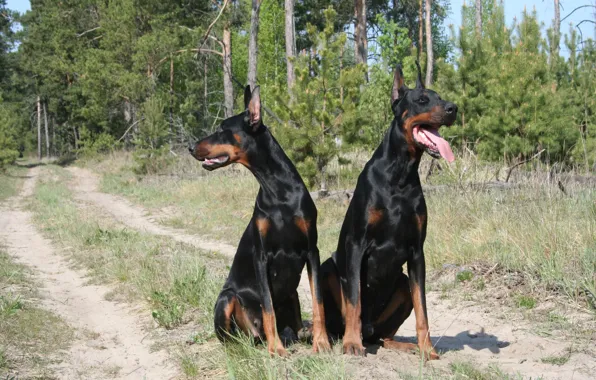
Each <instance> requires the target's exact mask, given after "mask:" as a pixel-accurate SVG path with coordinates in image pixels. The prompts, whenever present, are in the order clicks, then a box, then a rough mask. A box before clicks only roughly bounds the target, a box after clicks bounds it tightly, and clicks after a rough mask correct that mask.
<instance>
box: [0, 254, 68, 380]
mask: <svg viewBox="0 0 596 380" xmlns="http://www.w3.org/2000/svg"><path fill="white" fill-rule="evenodd" d="M35 288H36V284H35V283H34V282H33V280H32V279H31V277H30V273H29V271H28V269H27V268H26V267H24V266H22V265H19V264H17V263H15V262H14V261H13V260H12V258H11V257H10V256H9V255H8V254H7V253H6V252H5V251H4V250H2V249H1V248H0V378H3V379H4V378H12V377H14V376H18V377H19V378H20V377H22V378H51V377H53V374H52V370H51V366H52V365H55V364H57V363H59V358H58V352H59V351H60V350H65V349H67V348H68V347H69V342H70V341H71V339H72V336H73V332H72V330H71V329H70V328H69V327H68V325H67V324H66V323H65V322H64V321H62V320H61V319H60V318H59V317H57V316H56V315H54V314H53V313H51V312H49V311H46V310H44V309H41V308H38V307H37V306H36V304H37V303H39V296H38V294H37V293H36V291H35V290H34V289H35Z"/></svg>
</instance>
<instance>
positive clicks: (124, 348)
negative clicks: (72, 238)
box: [0, 167, 176, 380]
mask: <svg viewBox="0 0 596 380" xmlns="http://www.w3.org/2000/svg"><path fill="white" fill-rule="evenodd" d="M41 170H42V169H40V168H39V167H36V168H33V169H30V170H29V173H28V178H27V180H26V181H25V183H24V186H23V189H22V192H21V194H20V195H19V196H17V197H14V198H11V199H9V200H7V201H6V202H5V203H4V204H3V205H1V206H0V243H2V244H4V245H6V248H7V250H8V252H9V254H10V255H11V256H13V257H15V258H16V260H17V261H18V262H20V263H22V264H25V265H27V266H29V267H30V268H32V269H33V272H34V276H35V278H36V281H38V282H39V283H40V284H41V286H42V289H40V292H41V294H42V305H41V306H42V307H44V308H47V309H48V310H50V311H51V312H53V313H55V314H57V315H59V316H60V317H62V318H63V319H64V320H65V321H66V322H67V323H68V324H69V325H70V326H72V327H74V328H75V330H76V333H75V336H76V339H75V341H74V342H72V346H71V349H70V352H68V357H67V358H66V360H64V362H62V363H61V364H59V365H58V366H57V368H54V370H55V373H56V375H57V376H58V377H59V378H63V379H160V380H161V379H171V378H175V377H176V370H175V369H174V368H173V366H171V365H170V364H169V363H168V356H167V355H166V354H165V353H164V352H159V351H158V352H152V350H151V344H152V342H151V340H150V339H149V338H147V339H143V338H144V337H145V336H146V335H147V331H146V330H145V329H143V326H147V325H148V324H149V323H150V321H148V320H145V319H143V318H141V317H140V313H138V311H137V312H135V311H134V310H133V309H132V308H131V306H130V305H128V304H127V305H124V304H116V303H113V302H109V301H106V300H105V299H104V296H105V295H106V294H107V293H108V292H110V291H111V289H110V288H108V287H106V286H97V285H87V284H86V282H87V279H86V275H85V273H83V272H82V271H79V270H76V271H75V270H72V269H71V268H70V267H71V266H70V263H69V262H68V261H67V260H66V259H65V258H64V257H62V256H61V255H60V254H59V253H58V252H56V251H55V250H54V248H53V247H52V243H51V242H50V241H49V240H47V239H45V238H44V237H43V236H42V235H41V234H40V233H39V232H38V231H37V230H36V228H35V227H34V226H33V224H32V222H31V213H30V212H28V211H26V210H25V207H24V204H25V200H26V198H27V197H29V196H30V195H31V194H33V190H34V188H35V180H36V178H37V176H38V175H39V174H40V172H41Z"/></svg>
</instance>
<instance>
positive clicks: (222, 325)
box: [213, 291, 236, 342]
mask: <svg viewBox="0 0 596 380" xmlns="http://www.w3.org/2000/svg"><path fill="white" fill-rule="evenodd" d="M235 306H236V296H235V295H234V294H233V293H232V292H231V291H223V292H222V293H221V294H220V295H219V297H218V298H217V302H216V303H215V315H214V317H213V323H214V325H215V333H216V335H217V337H218V338H219V340H220V341H222V342H225V340H226V339H227V338H228V336H229V335H231V334H232V333H233V330H232V328H233V327H232V314H233V313H234V308H235Z"/></svg>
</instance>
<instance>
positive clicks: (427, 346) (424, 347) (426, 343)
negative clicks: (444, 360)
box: [411, 282, 439, 360]
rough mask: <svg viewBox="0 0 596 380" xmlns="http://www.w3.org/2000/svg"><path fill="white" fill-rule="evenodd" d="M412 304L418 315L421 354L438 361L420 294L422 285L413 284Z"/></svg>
mask: <svg viewBox="0 0 596 380" xmlns="http://www.w3.org/2000/svg"><path fill="white" fill-rule="evenodd" d="M411 292H412V303H413V304H414V313H415V314H416V337H417V338H418V347H419V348H420V353H421V355H423V357H424V358H425V359H430V360H434V359H438V358H439V355H438V354H437V353H436V351H435V350H434V348H433V346H432V342H431V340H430V331H429V328H428V319H427V317H426V315H425V313H424V308H423V307H422V297H421V294H420V285H419V284H416V283H415V282H414V283H413V286H412V287H411Z"/></svg>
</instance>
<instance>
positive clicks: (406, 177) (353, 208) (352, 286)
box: [321, 64, 457, 359]
mask: <svg viewBox="0 0 596 380" xmlns="http://www.w3.org/2000/svg"><path fill="white" fill-rule="evenodd" d="M417 65H418V64H417ZM391 101H392V110H393V114H394V119H393V122H392V123H391V127H390V128H389V131H388V132H387V134H386V135H385V137H384V139H383V141H382V142H381V144H380V146H379V147H378V148H377V150H376V151H375V152H374V154H373V156H372V158H371V159H370V161H368V163H367V164H366V166H365V167H364V169H363V171H362V173H361V174H360V176H359V177H358V183H357V185H356V189H355V191H354V195H353V197H352V200H351V202H350V205H349V207H348V211H347V213H346V217H345V219H344V222H343V226H342V229H341V233H340V238H339V243H338V246H337V252H336V253H334V254H333V256H332V258H330V259H328V260H327V261H325V262H324V263H323V265H322V267H321V271H322V280H321V281H322V286H323V293H324V304H325V311H326V322H327V331H329V333H330V334H334V335H337V336H343V350H344V353H348V354H353V355H364V354H365V350H364V346H363V344H362V342H363V340H364V341H365V342H367V343H371V344H375V343H382V344H383V346H384V347H386V348H391V349H397V350H406V351H412V350H415V349H416V345H414V344H412V343H401V342H397V341H395V340H394V339H393V337H394V335H395V333H396V332H397V330H398V328H399V327H400V325H402V324H403V322H404V321H405V320H406V318H408V316H409V315H410V313H411V311H412V309H414V312H415V314H416V335H417V338H418V348H419V350H420V352H421V354H423V355H424V358H425V359H438V358H439V356H438V355H437V353H436V352H435V350H434V349H433V347H432V343H431V340H430V334H429V328H428V317H427V311H426V296H425V261H424V251H423V244H424V239H425V237H426V222H427V217H426V216H427V214H426V204H425V201H424V195H423V194H422V186H421V184H420V178H419V175H418V166H419V164H420V159H421V157H422V154H423V152H425V151H426V152H427V153H428V154H430V155H431V156H432V157H435V158H438V157H441V156H442V157H443V158H445V159H446V160H447V161H449V162H452V161H453V160H454V155H453V152H452V151H451V148H450V147H449V143H447V141H445V139H443V138H442V137H441V136H440V135H439V128H440V127H441V126H443V125H447V126H449V125H451V124H453V122H454V121H455V118H456V114H457V106H456V105H455V104H453V103H451V102H447V101H445V100H442V99H441V98H440V97H439V95H438V94H437V93H436V92H434V91H431V90H428V89H426V88H424V86H423V84H422V80H421V74H420V67H419V66H418V80H417V83H416V87H415V88H413V89H409V88H407V87H406V86H405V85H404V78H403V73H402V70H401V67H398V68H397V70H396V71H395V74H394V81H393V90H392V96H391ZM405 263H407V264H408V275H409V278H408V276H406V275H405V274H404V273H403V269H402V267H403V265H404V264H405Z"/></svg>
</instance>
